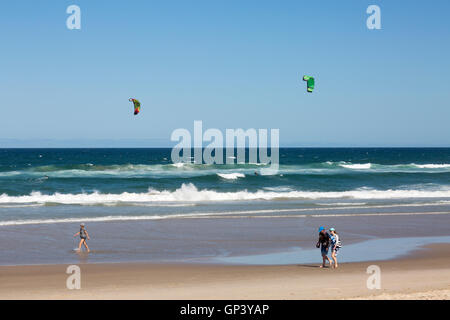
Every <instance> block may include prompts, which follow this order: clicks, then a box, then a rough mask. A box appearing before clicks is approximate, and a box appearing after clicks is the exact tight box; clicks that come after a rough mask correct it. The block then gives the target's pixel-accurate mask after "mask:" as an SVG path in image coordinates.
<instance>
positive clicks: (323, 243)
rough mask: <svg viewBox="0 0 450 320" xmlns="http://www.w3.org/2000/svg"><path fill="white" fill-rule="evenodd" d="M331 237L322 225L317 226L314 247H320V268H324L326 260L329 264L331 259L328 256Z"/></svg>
mask: <svg viewBox="0 0 450 320" xmlns="http://www.w3.org/2000/svg"><path fill="white" fill-rule="evenodd" d="M330 242H331V237H330V235H329V233H328V232H327V230H325V228H324V227H320V228H319V241H317V244H316V247H317V248H320V253H321V254H322V265H321V266H320V267H321V268H325V265H326V262H327V260H328V263H329V264H330V266H331V260H330V259H329V258H328V250H329V248H330Z"/></svg>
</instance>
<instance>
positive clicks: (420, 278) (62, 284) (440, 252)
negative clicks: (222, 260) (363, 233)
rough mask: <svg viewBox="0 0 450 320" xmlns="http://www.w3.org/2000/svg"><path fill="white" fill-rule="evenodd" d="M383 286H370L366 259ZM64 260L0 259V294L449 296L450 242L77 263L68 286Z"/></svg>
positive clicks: (52, 296)
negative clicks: (382, 249) (214, 261)
mask: <svg viewBox="0 0 450 320" xmlns="http://www.w3.org/2000/svg"><path fill="white" fill-rule="evenodd" d="M372 264H375V265H378V266H379V267H380V268H381V289H380V290H369V289H368V288H367V286H366V281H367V279H368V277H369V274H367V273H366V270H367V267H368V266H369V265H372ZM67 266H68V265H45V266H3V267H0V283H1V285H0V299H449V298H450V244H434V245H430V246H427V247H426V250H418V251H414V253H413V254H411V255H409V256H407V257H404V258H401V259H395V260H389V261H376V262H373V263H371V262H356V263H343V264H341V265H340V267H339V268H338V269H329V268H326V269H321V268H318V267H317V264H302V265H284V266H238V265H209V264H201V265H197V264H156V263H152V264H149V263H117V264H80V268H81V289H80V290H68V289H67V288H66V280H67V277H68V276H69V275H68V274H66V273H65V272H66V268H67Z"/></svg>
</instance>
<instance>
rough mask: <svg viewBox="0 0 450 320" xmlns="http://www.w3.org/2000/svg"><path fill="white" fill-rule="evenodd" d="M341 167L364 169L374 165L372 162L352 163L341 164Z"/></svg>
mask: <svg viewBox="0 0 450 320" xmlns="http://www.w3.org/2000/svg"><path fill="white" fill-rule="evenodd" d="M340 166H341V167H343V168H347V169H354V170H364V169H370V168H371V167H372V164H371V163H352V164H344V163H342V164H340Z"/></svg>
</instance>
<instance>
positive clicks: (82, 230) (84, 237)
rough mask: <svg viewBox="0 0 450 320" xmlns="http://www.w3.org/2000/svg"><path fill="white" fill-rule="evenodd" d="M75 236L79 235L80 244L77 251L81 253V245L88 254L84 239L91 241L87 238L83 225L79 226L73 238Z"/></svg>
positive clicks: (87, 234)
mask: <svg viewBox="0 0 450 320" xmlns="http://www.w3.org/2000/svg"><path fill="white" fill-rule="evenodd" d="M77 235H80V244H79V245H78V251H81V245H84V246H85V247H86V250H87V252H89V247H88V245H87V243H86V239H87V240H91V238H89V233H88V232H87V230H86V228H85V227H84V223H82V224H80V231H79V232H77V233H75V234H74V237H76V236H77Z"/></svg>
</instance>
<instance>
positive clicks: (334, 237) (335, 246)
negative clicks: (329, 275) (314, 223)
mask: <svg viewBox="0 0 450 320" xmlns="http://www.w3.org/2000/svg"><path fill="white" fill-rule="evenodd" d="M330 233H331V235H330V238H331V258H332V259H333V262H334V268H337V267H338V262H337V257H336V256H337V253H338V251H339V248H340V247H341V240H339V234H338V233H337V232H336V229H335V228H330Z"/></svg>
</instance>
